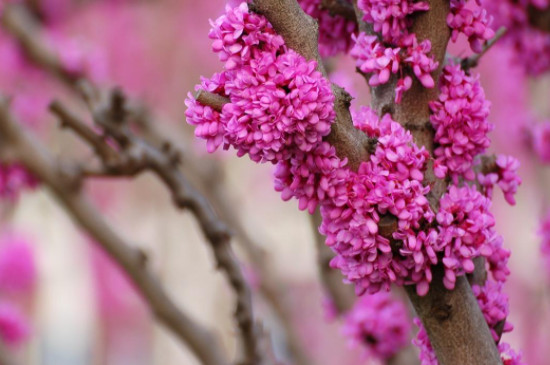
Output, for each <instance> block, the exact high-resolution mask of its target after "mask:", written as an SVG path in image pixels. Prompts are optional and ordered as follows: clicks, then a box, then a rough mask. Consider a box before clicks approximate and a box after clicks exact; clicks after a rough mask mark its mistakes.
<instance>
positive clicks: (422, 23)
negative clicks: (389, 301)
mask: <svg viewBox="0 0 550 365" xmlns="http://www.w3.org/2000/svg"><path fill="white" fill-rule="evenodd" d="M429 6H430V10H429V11H426V12H422V13H419V14H418V15H415V17H414V23H413V26H412V29H411V32H413V33H415V34H416V36H417V38H418V41H419V42H420V41H422V40H424V39H429V40H430V41H431V45H432V50H431V51H432V54H433V55H434V56H435V59H436V60H437V61H438V62H439V67H438V69H437V70H436V71H434V72H433V73H432V77H433V79H434V80H439V76H440V74H441V71H442V67H443V60H444V57H445V52H446V49H447V44H448V42H449V38H450V29H449V27H448V26H447V22H446V17H447V15H448V13H449V2H448V1H446V0H430V1H429ZM357 10H358V9H357V7H356V11H357ZM357 17H358V19H360V17H361V14H360V13H359V11H357ZM362 29H369V27H365V26H363V27H362ZM412 78H413V85H412V87H411V89H410V90H408V91H407V92H406V93H404V95H403V99H402V101H401V103H400V104H396V103H395V100H394V95H395V87H396V83H397V77H396V76H395V75H394V76H393V77H392V78H391V79H390V81H389V82H388V83H387V84H384V85H380V86H377V87H371V94H372V106H373V108H374V109H375V110H376V111H377V112H378V114H379V115H382V114H384V113H390V114H391V115H392V117H393V119H394V120H396V121H398V122H399V123H400V124H401V125H403V126H404V127H405V128H406V129H408V130H410V131H411V134H412V135H413V138H414V141H415V143H416V144H417V145H419V146H424V147H425V148H426V150H428V151H429V152H430V154H432V155H433V150H434V130H433V128H432V127H431V123H430V109H429V106H428V103H429V102H430V101H431V100H435V99H437V96H438V93H439V90H438V88H437V87H435V88H432V89H427V88H425V87H423V86H422V84H421V83H420V82H419V81H418V80H417V79H416V77H414V75H413V76H412ZM425 183H426V184H428V185H430V186H431V191H430V194H429V195H428V200H429V201H430V205H431V206H432V208H433V209H434V211H437V209H438V205H439V199H440V198H441V196H442V195H443V194H444V193H445V191H446V182H445V181H444V180H440V179H437V178H436V177H435V175H434V172H433V161H429V163H428V169H427V171H426V174H425ZM432 273H433V278H432V282H431V284H430V290H429V292H428V294H427V295H426V296H424V297H420V296H418V295H417V294H416V289H415V288H414V286H407V287H406V289H407V293H408V295H409V298H410V299H411V302H412V304H413V306H414V308H415V310H416V313H417V314H418V316H419V317H420V319H421V321H422V323H423V325H424V327H425V328H426V331H427V333H428V336H429V338H430V342H431V344H432V347H433V349H434V351H435V353H436V356H437V358H438V361H439V363H440V364H441V365H451V364H457V365H458V364H501V363H502V362H501V360H500V355H499V353H498V350H497V347H496V346H495V344H494V341H493V340H492V336H491V333H490V331H489V327H488V326H487V323H486V322H485V319H484V317H483V314H482V313H481V310H480V308H479V305H478V304H477V301H476V299H475V297H474V295H473V293H472V290H471V287H470V285H469V284H468V282H467V279H466V277H465V276H460V277H457V281H456V285H455V289H454V290H452V291H449V290H447V289H446V288H445V287H444V285H443V276H444V270H443V267H442V266H441V265H436V266H434V267H432Z"/></svg>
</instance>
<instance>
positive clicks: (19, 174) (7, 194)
mask: <svg viewBox="0 0 550 365" xmlns="http://www.w3.org/2000/svg"><path fill="white" fill-rule="evenodd" d="M37 185H38V181H37V180H36V178H35V177H34V176H32V175H31V174H30V173H29V172H28V171H27V170H26V169H25V168H24V167H23V166H21V165H19V164H0V197H3V198H4V199H9V200H16V199H17V198H18V197H19V194H20V193H21V192H22V191H23V190H27V189H34V188H35V187H36V186H37Z"/></svg>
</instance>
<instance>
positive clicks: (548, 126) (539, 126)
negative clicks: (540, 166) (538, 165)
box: [529, 122, 550, 164]
mask: <svg viewBox="0 0 550 365" xmlns="http://www.w3.org/2000/svg"><path fill="white" fill-rule="evenodd" d="M529 132H530V137H531V144H530V145H531V147H532V148H533V150H534V151H535V153H536V155H537V156H538V158H539V159H540V161H541V162H542V163H544V164H550V122H539V123H535V124H533V126H532V127H531V128H530V130H529Z"/></svg>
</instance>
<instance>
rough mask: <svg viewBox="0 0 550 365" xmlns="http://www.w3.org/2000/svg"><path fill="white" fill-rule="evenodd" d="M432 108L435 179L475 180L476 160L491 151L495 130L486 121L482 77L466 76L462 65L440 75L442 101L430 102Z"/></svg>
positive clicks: (445, 69)
mask: <svg viewBox="0 0 550 365" xmlns="http://www.w3.org/2000/svg"><path fill="white" fill-rule="evenodd" d="M430 108H431V110H432V115H431V117H430V121H431V123H432V125H433V127H434V128H435V138H434V141H435V142H436V143H437V148H436V149H435V151H434V155H435V157H436V160H435V163H434V172H435V174H436V176H437V177H439V178H444V177H445V176H446V175H449V176H451V177H453V178H454V179H455V180H456V178H458V177H464V178H466V179H468V180H473V179H474V177H475V174H474V172H473V170H472V166H473V163H474V158H475V157H476V156H477V155H478V154H480V153H482V152H484V151H485V150H486V149H487V148H488V147H489V144H490V140H489V137H488V136H487V134H488V133H489V132H490V131H491V130H492V129H493V125H492V124H491V123H489V121H488V120H487V118H488V116H489V102H488V101H487V100H486V99H485V93H484V92H483V89H482V88H481V85H480V83H479V77H473V76H469V75H467V74H466V73H465V72H464V71H463V70H462V69H461V68H460V66H459V65H449V66H446V67H445V68H444V69H443V73H442V75H441V80H440V94H439V99H438V100H436V101H433V102H431V103H430Z"/></svg>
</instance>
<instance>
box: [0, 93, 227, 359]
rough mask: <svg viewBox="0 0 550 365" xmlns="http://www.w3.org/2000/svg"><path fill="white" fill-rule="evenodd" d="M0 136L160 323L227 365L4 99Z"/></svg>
mask: <svg viewBox="0 0 550 365" xmlns="http://www.w3.org/2000/svg"><path fill="white" fill-rule="evenodd" d="M0 139H1V143H2V144H3V145H7V146H9V147H10V148H11V149H12V150H13V152H14V153H15V155H16V158H17V159H18V160H19V161H20V162H21V163H22V164H23V165H25V167H26V168H27V169H28V170H29V171H30V172H31V173H33V174H34V175H35V176H36V177H38V178H39V179H40V181H41V182H42V183H43V184H44V185H45V186H47V187H48V188H49V189H50V190H51V192H52V193H53V194H54V196H55V197H56V198H57V200H58V201H59V202H60V203H61V205H62V206H63V207H64V208H65V209H66V210H67V212H68V213H69V214H70V215H71V217H72V218H73V219H74V220H75V221H76V223H78V224H79V225H80V226H81V227H82V228H83V229H85V230H86V231H87V232H88V233H89V234H90V236H91V237H93V238H94V239H95V241H96V242H98V243H99V244H100V245H101V246H102V247H103V248H104V249H105V250H106V251H107V252H108V253H109V255H110V256H111V257H113V259H115V261H116V262H117V263H118V264H119V265H120V266H121V267H122V268H123V269H124V270H125V272H126V273H127V274H128V275H129V276H130V278H131V279H132V281H133V283H134V284H135V285H136V287H137V288H138V289H139V291H140V292H141V294H142V295H143V297H144V298H145V300H146V301H147V303H148V304H149V306H150V308H151V310H152V311H153V314H154V315H155V317H156V318H157V319H158V320H159V321H160V322H161V323H162V324H164V325H165V326H166V327H167V328H168V329H170V330H171V331H172V332H173V333H174V335H176V336H177V337H178V338H180V339H181V340H182V342H183V343H184V344H187V345H189V347H190V348H191V350H192V351H193V352H194V353H195V355H196V356H197V357H198V358H199V359H200V360H201V361H202V362H203V363H204V364H217V365H227V364H228V361H227V360H226V359H225V354H224V352H223V351H222V348H221V345H220V343H219V342H218V339H217V338H216V337H215V336H214V334H213V333H211V332H210V331H209V330H207V329H205V328H203V327H201V326H200V325H199V324H198V323H196V322H194V321H193V320H192V319H191V318H190V317H188V316H187V315H186V314H185V313H184V312H182V311H181V310H179V309H178V308H177V307H176V305H175V304H174V303H173V302H172V301H171V299H170V298H169V297H168V295H167V294H166V292H165V291H164V289H163V288H162V285H161V284H160V282H159V281H158V280H157V278H156V277H155V276H154V275H153V274H152V273H151V271H150V269H149V268H148V267H147V265H146V262H145V260H144V255H143V253H142V252H141V251H139V250H137V249H134V248H132V247H131V246H130V245H129V244H128V243H126V242H125V241H124V239H123V238H122V237H120V236H119V235H118V234H117V233H116V232H115V231H114V230H113V229H112V228H111V227H110V226H109V225H108V224H107V222H106V221H105V220H104V219H103V218H102V215H101V214H100V213H99V212H98V211H97V210H95V209H94V208H93V206H92V205H90V204H89V202H88V201H87V200H85V199H84V197H83V196H82V195H81V194H80V193H79V192H78V191H77V190H74V189H72V186H73V184H70V183H69V184H68V183H67V179H66V177H67V171H71V170H73V169H72V167H71V166H62V165H60V164H58V163H57V162H56V161H55V160H54V159H53V157H52V156H51V155H50V154H49V153H48V152H47V151H46V150H45V149H44V147H43V146H42V145H41V144H40V143H39V142H38V141H36V140H34V139H33V138H32V137H31V136H30V135H29V134H27V133H26V132H24V131H23V130H22V129H21V127H20V126H19V125H18V123H17V122H16V121H15V120H14V119H13V117H12V116H11V115H10V113H9V112H8V105H7V102H6V101H4V100H1V101H0Z"/></svg>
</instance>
